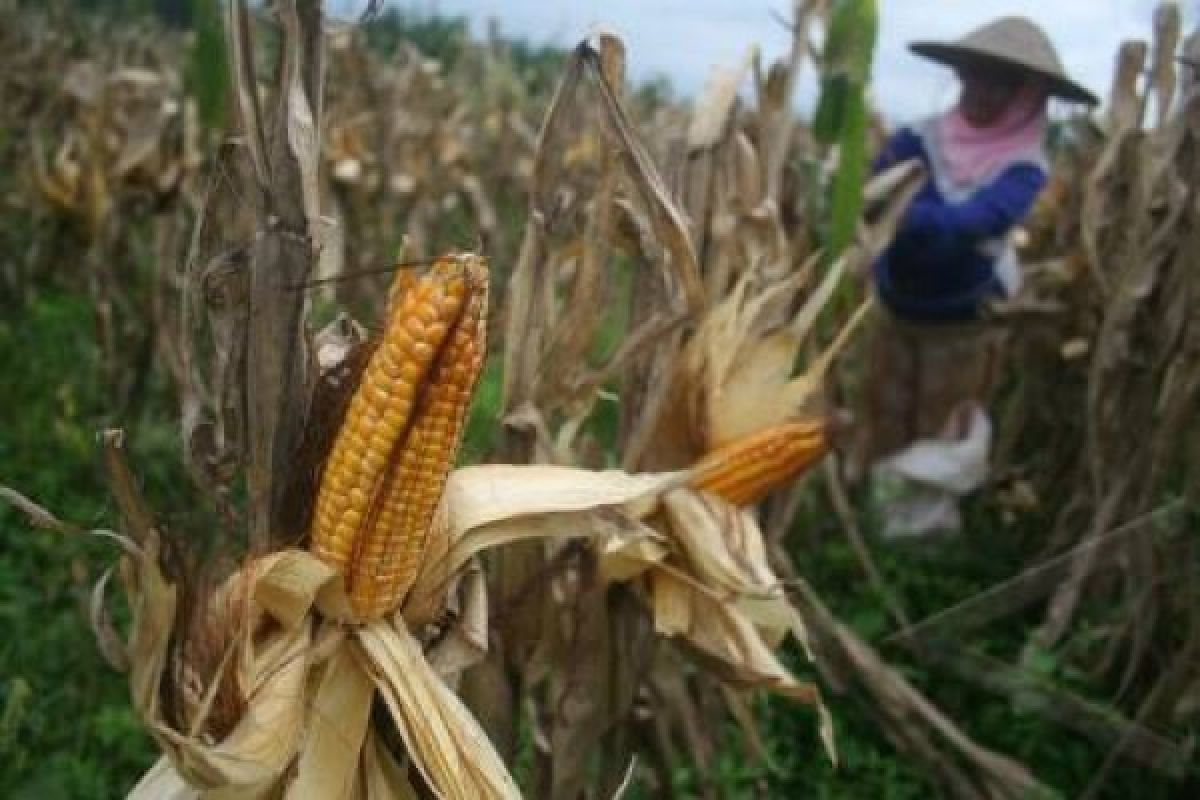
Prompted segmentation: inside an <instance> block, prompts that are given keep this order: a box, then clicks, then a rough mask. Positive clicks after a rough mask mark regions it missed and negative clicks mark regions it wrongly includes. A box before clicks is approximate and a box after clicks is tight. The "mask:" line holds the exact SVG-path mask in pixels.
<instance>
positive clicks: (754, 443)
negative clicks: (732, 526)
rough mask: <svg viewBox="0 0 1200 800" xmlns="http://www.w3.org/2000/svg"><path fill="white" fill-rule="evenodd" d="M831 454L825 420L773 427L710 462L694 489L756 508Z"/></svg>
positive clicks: (698, 471)
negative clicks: (780, 486) (775, 490)
mask: <svg viewBox="0 0 1200 800" xmlns="http://www.w3.org/2000/svg"><path fill="white" fill-rule="evenodd" d="M828 449H829V438H828V425H827V423H826V421H825V420H824V419H809V420H801V421H794V422H785V423H783V424H780V425H773V426H771V427H769V428H764V429H763V430H761V431H759V432H757V433H754V434H751V435H750V436H745V437H743V438H741V439H738V440H737V441H735V442H731V443H730V444H727V445H724V446H723V447H720V448H718V449H716V450H713V451H712V452H711V453H709V454H707V455H706V456H704V457H703V458H702V459H700V461H698V462H697V463H696V465H695V466H694V467H693V473H692V479H691V481H690V482H689V484H690V486H691V487H692V488H693V489H702V490H704V491H708V492H712V493H713V494H715V495H717V496H718V497H721V498H723V499H724V500H727V501H728V502H730V503H733V504H734V505H737V506H747V505H751V504H753V503H757V502H758V501H759V500H761V499H762V498H763V497H765V496H766V494H767V492H769V491H770V490H771V489H773V488H775V487H776V486H779V485H780V484H782V483H784V482H785V481H788V480H791V479H792V478H794V477H796V476H797V475H799V474H800V473H801V472H803V471H804V470H805V469H806V468H808V467H810V466H812V465H813V464H815V463H816V462H817V461H818V460H819V459H820V458H821V456H823V455H825V453H826V452H827V451H828Z"/></svg>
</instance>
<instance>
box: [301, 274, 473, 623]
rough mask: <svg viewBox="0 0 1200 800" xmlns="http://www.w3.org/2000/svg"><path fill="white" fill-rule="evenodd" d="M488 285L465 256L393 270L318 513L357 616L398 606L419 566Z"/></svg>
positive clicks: (319, 538) (459, 416)
mask: <svg viewBox="0 0 1200 800" xmlns="http://www.w3.org/2000/svg"><path fill="white" fill-rule="evenodd" d="M402 281H406V282H407V284H405V283H402ZM487 288H488V287H487V267H486V265H485V262H484V261H483V259H481V258H479V257H477V256H470V255H467V256H457V257H447V258H442V259H439V260H438V261H437V262H436V263H435V264H434V266H433V268H432V269H431V270H430V272H429V273H428V274H426V275H424V276H421V277H420V278H417V279H415V280H414V279H413V278H412V277H411V276H402V277H398V278H397V289H398V291H395V293H394V298H393V299H394V302H393V305H392V310H391V312H390V313H389V316H388V320H387V324H386V328H385V331H384V333H383V336H382V338H381V341H380V343H379V346H378V348H377V349H376V351H375V353H374V354H372V356H371V358H370V360H369V361H368V362H367V366H366V369H365V370H364V372H363V378H362V382H361V383H360V385H359V387H358V389H357V390H356V391H355V393H354V397H353V398H352V399H351V401H350V406H349V409H348V410H347V412H346V419H345V421H344V422H343V424H342V427H341V429H340V430H339V431H338V436H337V440H336V441H335V442H334V445H333V449H332V451H331V453H330V456H329V461H328V463H327V464H326V467H325V473H324V475H322V478H321V488H320V490H319V492H318V494H317V505H316V511H315V513H314V517H313V533H312V544H313V550H314V552H315V553H316V554H317V556H318V557H319V558H321V559H322V560H324V561H326V562H327V563H329V564H331V565H333V566H334V567H336V568H337V569H338V570H339V571H340V572H341V573H342V575H343V576H344V580H345V582H346V590H347V593H348V595H349V597H350V603H351V607H352V610H353V612H354V614H355V616H356V617H357V618H358V619H362V620H366V619H372V618H375V617H378V616H380V615H382V614H385V613H387V612H388V611H390V610H392V609H394V608H395V607H396V606H398V605H399V604H400V603H401V602H402V601H403V600H404V596H405V595H406V594H407V592H408V590H409V589H410V588H411V587H412V584H413V582H414V581H415V579H416V577H417V571H418V569H419V568H420V565H421V555H422V552H423V551H424V549H425V539H426V535H427V533H428V528H429V524H430V521H431V518H432V516H433V512H434V510H435V509H436V507H437V504H438V501H439V499H440V498H441V493H442V489H443V488H444V486H445V481H446V477H447V475H448V474H449V471H450V468H451V466H453V463H454V457H455V454H456V452H457V450H458V444H459V439H460V437H461V435H462V427H463V422H464V420H465V417H466V411H467V407H468V405H469V403H470V400H471V394H472V392H473V390H474V386H475V380H476V378H477V377H478V376H479V371H480V368H481V366H482V364H483V358H484V349H485V345H484V332H485V322H486V316H487Z"/></svg>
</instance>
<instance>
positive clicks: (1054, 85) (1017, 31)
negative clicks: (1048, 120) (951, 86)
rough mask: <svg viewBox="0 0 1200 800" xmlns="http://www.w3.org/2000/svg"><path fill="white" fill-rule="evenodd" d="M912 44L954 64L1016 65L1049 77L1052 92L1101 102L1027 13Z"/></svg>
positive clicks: (921, 51) (923, 53) (941, 61)
mask: <svg viewBox="0 0 1200 800" xmlns="http://www.w3.org/2000/svg"><path fill="white" fill-rule="evenodd" d="M909 47H910V48H911V49H912V51H913V52H914V53H916V54H917V55H920V56H924V57H925V58H928V59H930V60H932V61H936V62H938V63H939V64H946V65H947V66H951V67H959V66H963V65H966V64H972V63H979V62H981V61H982V62H989V61H990V62H992V63H997V64H1003V65H1005V66H1010V67H1016V68H1018V69H1021V70H1024V71H1026V72H1030V73H1033V74H1034V75H1038V76H1040V77H1042V78H1045V79H1046V80H1047V81H1049V82H1050V93H1051V94H1053V95H1056V96H1058V97H1061V98H1063V99H1065V100H1074V101H1076V102H1079V103H1086V104H1087V105H1096V104H1097V103H1098V102H1099V101H1098V100H1097V98H1096V95H1094V94H1092V93H1091V92H1090V91H1088V90H1087V89H1086V88H1084V87H1083V86H1081V85H1079V84H1078V83H1076V82H1075V81H1073V80H1071V78H1070V76H1069V75H1067V71H1066V70H1065V69H1064V68H1063V65H1062V61H1061V60H1060V59H1059V57H1058V52H1057V51H1056V50H1055V49H1054V45H1053V44H1052V43H1051V42H1050V37H1048V36H1046V34H1045V32H1044V31H1042V29H1041V28H1039V27H1038V26H1037V25H1035V24H1034V23H1033V22H1032V21H1030V20H1028V19H1026V18H1025V17H1002V18H1000V19H998V20H995V21H993V22H989V23H988V24H987V25H984V26H983V27H982V28H977V29H976V30H973V31H971V32H970V33H968V34H967V35H966V36H964V37H962V38H961V39H959V40H957V41H954V42H913V43H912V44H911V45H909Z"/></svg>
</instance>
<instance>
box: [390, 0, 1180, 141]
mask: <svg viewBox="0 0 1200 800" xmlns="http://www.w3.org/2000/svg"><path fill="white" fill-rule="evenodd" d="M392 2H394V3H396V4H397V5H400V6H402V7H406V8H410V9H414V10H422V11H433V12H440V13H443V14H449V15H463V16H466V17H467V18H468V19H469V20H470V21H471V25H472V27H473V29H474V30H476V31H478V32H482V31H483V30H484V29H485V26H486V22H487V20H488V19H489V18H491V17H494V18H497V19H499V20H500V27H501V30H502V31H504V32H505V33H509V34H513V35H516V36H521V37H525V38H527V39H529V40H531V41H533V42H537V43H547V44H557V45H561V46H563V47H571V46H573V45H574V44H575V43H577V42H578V41H579V40H580V39H581V38H583V37H584V36H586V35H587V34H588V32H589V31H591V30H593V29H595V28H596V27H602V28H606V29H609V30H613V31H615V32H617V33H619V34H620V35H621V36H622V37H623V38H624V40H625V44H626V46H627V51H628V59H629V61H628V65H629V69H630V74H631V77H632V78H634V79H635V80H636V79H639V78H644V77H649V76H654V75H664V76H666V77H667V78H668V79H669V80H670V81H671V84H672V85H673V86H674V87H675V89H676V90H677V91H678V92H679V93H681V94H683V95H686V96H690V95H694V94H695V93H696V92H698V91H699V90H700V89H701V88H702V87H703V86H704V83H705V81H706V80H707V78H708V76H709V74H710V71H711V70H712V68H713V67H714V66H717V65H728V64H733V63H736V62H737V60H738V59H739V58H740V57H741V55H742V54H743V53H745V51H746V48H747V47H749V46H750V45H752V44H757V45H758V46H759V47H760V48H761V49H762V51H763V54H764V56H766V57H768V58H772V59H773V58H776V57H779V56H780V55H782V54H783V53H785V52H786V50H787V47H788V43H789V42H788V34H787V32H786V31H785V30H784V28H783V26H782V25H781V23H780V21H779V19H778V17H779V16H787V14H788V13H789V10H790V7H791V2H790V0H392ZM1156 5H1157V0H880V2H879V6H880V38H879V43H878V46H877V51H876V63H875V72H874V98H875V103H876V106H877V107H878V108H879V109H880V110H881V111H883V113H884V115H885V116H886V117H887V118H889V119H890V120H893V121H904V120H911V119H913V118H915V117H919V116H923V115H926V114H931V113H934V112H936V111H938V110H940V109H941V108H943V107H945V106H946V105H947V104H949V103H950V102H952V101H953V98H954V93H955V82H954V79H953V77H952V75H951V73H950V72H948V71H947V70H945V69H944V68H941V67H938V66H936V65H933V64H930V63H928V62H925V61H923V60H921V59H919V58H917V57H915V56H913V55H911V54H910V53H909V52H908V50H907V48H906V44H907V43H908V42H909V41H912V40H914V39H949V38H956V37H958V36H959V35H961V34H963V33H966V32H967V31H969V30H971V29H972V28H974V27H976V26H978V25H980V24H982V23H984V22H987V21H988V20H990V19H993V18H995V17H998V16H1003V15H1008V14H1022V15H1025V16H1028V17H1030V18H1032V19H1034V20H1035V21H1036V22H1038V24H1040V25H1041V26H1042V27H1043V28H1044V29H1045V30H1046V31H1047V33H1048V34H1049V35H1050V38H1051V39H1052V40H1053V41H1054V43H1055V45H1056V47H1057V48H1058V51H1059V54H1060V56H1061V57H1062V60H1063V62H1064V63H1065V64H1066V66H1067V69H1068V71H1069V72H1070V73H1071V74H1072V76H1073V77H1075V78H1076V79H1077V80H1079V81H1080V82H1082V83H1083V84H1085V85H1086V86H1088V87H1089V88H1091V89H1092V90H1093V91H1094V92H1096V93H1097V94H1098V95H1100V96H1101V97H1103V96H1104V95H1105V93H1106V91H1107V88H1108V84H1109V79H1110V76H1111V75H1112V66H1113V62H1114V58H1115V56H1116V51H1117V47H1118V45H1119V44H1120V43H1121V42H1122V41H1123V40H1125V39H1128V38H1147V37H1148V36H1149V31H1150V21H1151V15H1152V13H1153V9H1154V7H1155V6H1156ZM1181 6H1182V7H1183V9H1184V18H1185V30H1191V28H1192V26H1193V25H1194V24H1195V21H1196V17H1197V13H1196V12H1197V10H1198V7H1200V0H1181ZM815 91H816V90H815V87H814V85H813V83H812V82H811V81H808V82H806V83H804V84H803V85H801V86H800V88H799V91H798V97H797V103H798V105H799V106H800V107H801V108H802V109H803V108H811V107H812V105H813V95H814V94H815Z"/></svg>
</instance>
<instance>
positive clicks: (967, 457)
mask: <svg viewBox="0 0 1200 800" xmlns="http://www.w3.org/2000/svg"><path fill="white" fill-rule="evenodd" d="M991 442H992V424H991V421H990V420H989V419H988V416H987V414H986V413H985V412H984V410H983V409H982V408H979V407H978V406H977V407H975V408H973V409H972V410H971V417H970V421H969V425H968V427H967V430H966V432H965V434H964V435H963V436H962V437H961V438H957V439H921V440H919V441H916V442H914V443H913V444H911V445H909V446H908V447H907V448H905V449H904V450H901V451H900V452H898V453H894V454H893V455H891V456H888V457H887V458H885V459H883V460H882V461H880V462H879V463H877V464H876V465H875V466H874V467H873V468H872V470H871V486H872V493H873V494H874V496H875V500H876V503H877V505H878V506H879V507H880V510H881V511H882V513H883V514H884V517H885V521H884V528H883V535H884V536H885V537H886V538H890V539H894V538H900V537H906V536H922V535H925V534H929V533H933V532H935V531H948V532H955V531H957V530H958V529H959V527H960V525H961V519H960V517H959V512H958V500H959V498H960V497H962V496H963V495H965V494H967V493H968V492H970V491H972V490H974V489H976V488H978V487H979V486H981V485H982V484H983V482H984V481H985V480H987V474H988V453H989V451H990V449H991Z"/></svg>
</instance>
